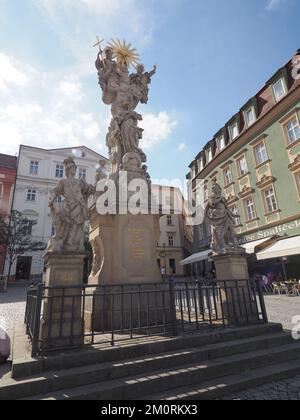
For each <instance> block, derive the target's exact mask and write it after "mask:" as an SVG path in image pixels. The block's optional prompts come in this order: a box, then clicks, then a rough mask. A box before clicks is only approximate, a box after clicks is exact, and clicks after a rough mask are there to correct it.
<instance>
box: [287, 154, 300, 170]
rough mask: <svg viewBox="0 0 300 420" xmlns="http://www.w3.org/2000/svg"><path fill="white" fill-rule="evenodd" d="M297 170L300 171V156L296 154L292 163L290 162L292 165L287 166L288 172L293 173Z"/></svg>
mask: <svg viewBox="0 0 300 420" xmlns="http://www.w3.org/2000/svg"><path fill="white" fill-rule="evenodd" d="M297 169H300V154H298V155H297V156H296V157H295V159H294V162H292V163H291V164H290V165H289V170H290V171H292V172H295V171H297Z"/></svg>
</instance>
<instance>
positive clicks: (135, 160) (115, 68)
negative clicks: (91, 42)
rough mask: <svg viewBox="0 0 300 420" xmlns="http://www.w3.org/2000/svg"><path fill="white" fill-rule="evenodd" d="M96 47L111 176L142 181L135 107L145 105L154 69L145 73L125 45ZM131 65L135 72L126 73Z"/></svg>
mask: <svg viewBox="0 0 300 420" xmlns="http://www.w3.org/2000/svg"><path fill="white" fill-rule="evenodd" d="M101 42H103V41H98V43H97V44H96V45H95V46H97V45H99V49H100V51H99V53H98V55H97V59H96V63H95V65H96V69H97V72H98V78H99V85H100V87H101V90H102V100H103V102H104V103H105V104H106V105H110V106H111V114H112V120H111V123H110V126H109V129H108V133H107V136H106V143H107V146H108V149H109V159H110V163H111V174H112V176H113V175H114V174H116V173H118V172H119V171H120V170H127V171H129V172H130V171H132V172H135V173H136V174H137V175H139V176H141V177H145V176H146V175H145V171H144V170H143V169H142V164H143V163H145V162H146V161H147V157H146V155H145V153H144V152H143V151H142V149H141V148H140V147H139V143H140V140H141V139H142V138H143V129H142V128H140V127H139V126H138V123H139V121H142V119H143V118H142V116H141V115H140V114H138V113H137V112H136V111H135V109H136V107H137V106H138V104H139V103H142V104H147V103H148V93H149V84H150V83H151V78H152V77H153V75H154V74H155V73H156V66H154V67H153V69H152V71H150V72H146V71H145V68H144V66H143V65H142V64H139V62H138V54H137V53H136V50H135V49H134V48H132V47H131V45H127V44H126V42H125V41H123V42H120V41H112V42H111V43H110V44H109V45H108V46H107V47H106V48H105V49H104V51H102V50H101V47H100V44H101ZM132 65H135V66H136V72H135V73H133V74H130V73H129V68H130V67H131V66H132Z"/></svg>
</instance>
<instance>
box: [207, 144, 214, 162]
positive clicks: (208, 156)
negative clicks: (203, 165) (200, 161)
mask: <svg viewBox="0 0 300 420" xmlns="http://www.w3.org/2000/svg"><path fill="white" fill-rule="evenodd" d="M212 159H213V153H212V148H211V147H210V148H209V149H208V152H207V161H208V162H211V161H212Z"/></svg>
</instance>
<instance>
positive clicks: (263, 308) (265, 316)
mask: <svg viewBox="0 0 300 420" xmlns="http://www.w3.org/2000/svg"><path fill="white" fill-rule="evenodd" d="M255 283H256V285H257V286H258V287H257V288H258V297H259V303H260V307H261V313H262V316H263V321H264V323H265V324H268V322H269V319H268V314H267V310H266V303H265V298H264V294H263V290H262V287H261V282H260V280H256V281H255Z"/></svg>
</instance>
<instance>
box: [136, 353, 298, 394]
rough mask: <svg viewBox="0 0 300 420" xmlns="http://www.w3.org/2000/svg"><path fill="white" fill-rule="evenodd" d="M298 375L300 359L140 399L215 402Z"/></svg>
mask: <svg viewBox="0 0 300 420" xmlns="http://www.w3.org/2000/svg"><path fill="white" fill-rule="evenodd" d="M298 374H300V359H296V360H291V361H288V362H284V363H280V364H276V365H271V366H266V367H261V368H258V369H252V370H248V371H245V372H241V373H238V374H235V375H228V376H225V377H222V378H220V379H213V380H210V381H206V382H202V383H198V384H194V385H189V386H183V387H180V388H177V389H173V390H171V391H167V392H165V393H159V394H156V393H155V394H151V395H147V396H144V397H143V398H142V399H143V400H147V401H156V400H161V401H188V400H215V399H219V398H223V397H226V396H230V395H232V394H235V393H237V392H240V391H244V390H247V389H250V388H256V387H258V386H261V385H266V384H269V383H272V382H277V381H280V380H283V379H288V378H290V377H294V376H296V375H298Z"/></svg>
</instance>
